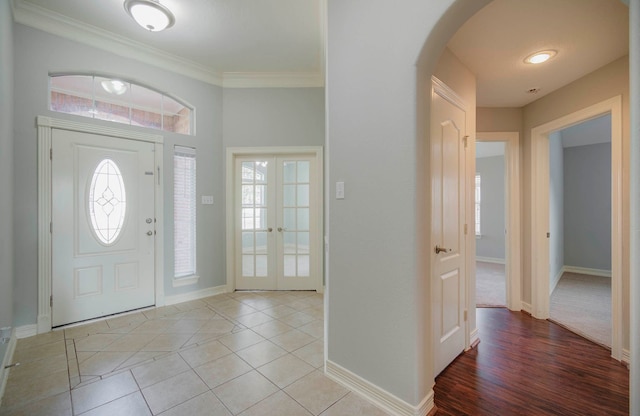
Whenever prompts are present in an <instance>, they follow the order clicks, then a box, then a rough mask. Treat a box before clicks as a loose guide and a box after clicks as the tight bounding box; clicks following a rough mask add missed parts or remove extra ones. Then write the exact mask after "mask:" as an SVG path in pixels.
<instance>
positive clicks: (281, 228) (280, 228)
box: [278, 227, 287, 232]
mask: <svg viewBox="0 0 640 416" xmlns="http://www.w3.org/2000/svg"><path fill="white" fill-rule="evenodd" d="M278 231H279V232H283V231H287V229H286V228H283V227H278Z"/></svg>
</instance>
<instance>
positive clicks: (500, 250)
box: [476, 156, 505, 260]
mask: <svg viewBox="0 0 640 416" xmlns="http://www.w3.org/2000/svg"><path fill="white" fill-rule="evenodd" d="M476 173H479V174H480V178H481V182H480V186H481V202H480V225H481V229H480V233H481V235H482V237H481V238H478V239H476V256H479V257H489V258H492V259H500V260H504V259H505V235H504V230H505V212H504V207H505V177H504V156H491V157H481V158H477V159H476Z"/></svg>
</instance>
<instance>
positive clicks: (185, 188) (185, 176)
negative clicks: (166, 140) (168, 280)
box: [173, 146, 196, 278]
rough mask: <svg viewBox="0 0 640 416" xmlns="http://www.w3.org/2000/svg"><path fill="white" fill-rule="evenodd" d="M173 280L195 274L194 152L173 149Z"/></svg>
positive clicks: (189, 149) (187, 149)
mask: <svg viewBox="0 0 640 416" xmlns="http://www.w3.org/2000/svg"><path fill="white" fill-rule="evenodd" d="M173 241H174V276H175V277H176V278H182V277H187V276H195V274H196V149H194V148H191V147H183V146H175V149H174V154H173Z"/></svg>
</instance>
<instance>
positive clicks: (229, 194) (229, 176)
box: [225, 146, 324, 293]
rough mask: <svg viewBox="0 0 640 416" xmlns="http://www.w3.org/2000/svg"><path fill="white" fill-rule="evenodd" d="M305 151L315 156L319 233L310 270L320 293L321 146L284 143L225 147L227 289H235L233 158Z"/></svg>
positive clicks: (322, 213)
mask: <svg viewBox="0 0 640 416" xmlns="http://www.w3.org/2000/svg"><path fill="white" fill-rule="evenodd" d="M294 154H298V155H299V154H305V155H313V156H314V157H315V159H316V172H315V173H316V178H317V181H318V186H317V191H316V192H317V195H316V197H317V198H318V199H317V201H318V202H317V204H318V206H317V209H318V216H317V224H316V226H317V230H318V233H317V234H318V235H316V236H315V240H316V241H315V243H316V244H315V247H316V250H317V253H314V254H315V255H316V256H318V261H317V262H316V264H317V266H316V270H314V271H313V273H315V274H316V276H317V277H316V279H317V281H316V283H315V290H316V291H317V292H319V293H321V292H322V287H323V285H322V278H323V273H322V270H323V263H324V262H323V257H322V255H323V247H324V243H323V230H324V226H323V224H324V199H323V196H324V185H323V178H324V176H323V169H324V162H323V157H322V156H323V154H322V146H291V147H289V146H286V147H228V148H227V158H226V188H227V189H226V214H225V218H226V223H227V227H226V233H227V238H226V240H227V241H226V243H227V256H226V257H227V292H229V293H232V292H234V291H235V290H236V261H235V256H236V233H235V224H236V222H235V215H236V213H235V188H236V187H235V183H236V182H235V181H236V170H235V164H236V158H238V157H242V156H258V157H259V156H262V155H265V156H266V155H269V156H278V155H285V156H286V155H294Z"/></svg>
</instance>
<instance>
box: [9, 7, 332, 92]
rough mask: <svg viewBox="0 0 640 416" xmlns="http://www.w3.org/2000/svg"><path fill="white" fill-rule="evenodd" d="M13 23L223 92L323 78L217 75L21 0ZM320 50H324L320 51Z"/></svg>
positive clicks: (313, 83) (315, 82) (318, 83)
mask: <svg viewBox="0 0 640 416" xmlns="http://www.w3.org/2000/svg"><path fill="white" fill-rule="evenodd" d="M11 6H12V11H13V19H14V21H15V22H16V23H20V24H23V25H25V26H29V27H32V28H35V29H39V30H42V31H44V32H47V33H51V34H53V35H57V36H60V37H63V38H66V39H70V40H73V41H75V42H80V43H83V44H86V45H89V46H92V47H95V48H98V49H102V50H105V51H108V52H111V53H113V54H115V55H119V56H122V57H125V58H130V59H135V60H137V61H140V62H144V63H147V64H149V65H153V66H156V67H158V68H162V69H165V70H167V71H171V72H174V73H176V74H181V75H184V76H187V77H189V78H193V79H196V80H199V81H203V82H206V83H208V84H213V85H217V86H221V87H226V88H309V87H323V86H324V74H322V73H315V72H224V73H221V72H217V71H214V70H212V69H211V68H208V67H206V66H204V65H201V64H199V63H196V62H193V61H189V60H186V59H184V58H181V57H179V56H176V55H173V54H169V53H167V52H164V51H162V50H159V49H157V48H153V47H150V46H148V45H145V44H143V43H140V42H136V41H132V40H131V39H129V38H126V37H124V36H120V35H117V34H115V33H112V32H109V31H106V30H104V29H100V28H97V27H95V26H92V25H88V24H86V23H83V22H81V21H78V20H75V19H71V18H69V17H67V16H64V15H61V14H59V13H55V12H52V11H51V10H48V9H45V8H43V7H41V6H38V5H34V4H31V3H28V2H26V1H25V0H12V1H11ZM322 49H324V48H322Z"/></svg>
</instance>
